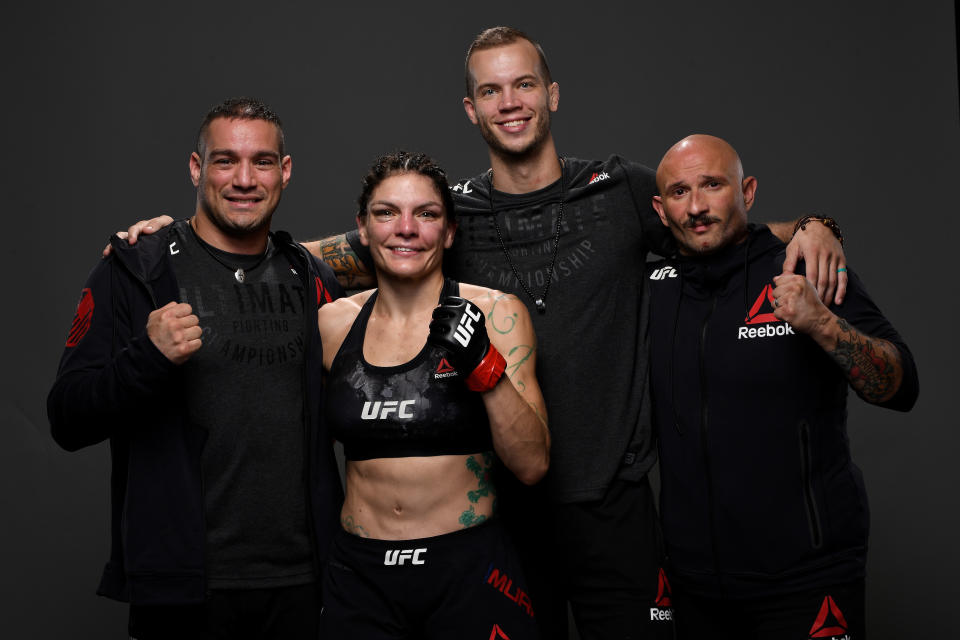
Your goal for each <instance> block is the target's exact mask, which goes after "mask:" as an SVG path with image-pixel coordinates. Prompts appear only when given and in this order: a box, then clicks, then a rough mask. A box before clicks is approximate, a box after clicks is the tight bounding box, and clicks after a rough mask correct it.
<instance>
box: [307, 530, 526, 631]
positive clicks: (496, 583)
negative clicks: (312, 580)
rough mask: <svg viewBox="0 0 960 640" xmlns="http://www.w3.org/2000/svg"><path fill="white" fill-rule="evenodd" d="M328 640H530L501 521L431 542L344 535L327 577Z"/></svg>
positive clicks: (522, 588)
mask: <svg viewBox="0 0 960 640" xmlns="http://www.w3.org/2000/svg"><path fill="white" fill-rule="evenodd" d="M323 603H324V610H323V614H322V615H321V627H322V629H323V636H322V637H323V638H324V640H340V639H341V638H342V639H348V638H349V639H356V640H381V639H382V640H394V639H401V638H409V639H414V638H415V639H417V640H420V639H424V640H431V639H436V640H451V639H453V640H503V639H505V638H507V639H509V640H529V639H536V638H539V635H538V634H537V629H536V620H535V617H534V616H535V612H534V610H533V604H532V603H531V601H530V596H529V594H528V592H527V587H526V582H525V581H524V579H523V575H522V571H521V569H520V563H519V561H518V560H517V556H516V552H515V551H514V549H513V545H512V544H511V543H510V541H509V540H508V539H507V536H506V534H505V533H504V531H503V528H502V527H501V525H500V523H499V522H498V521H496V520H493V521H491V522H487V523H485V524H482V525H480V526H477V527H472V528H470V529H464V530H462V531H456V532H453V533H448V534H445V535H442V536H436V537H433V538H420V539H416V540H372V539H368V538H359V537H357V536H354V535H352V534H349V533H346V532H345V531H340V532H339V533H338V534H337V536H336V538H335V539H334V541H333V544H332V545H331V548H330V554H329V557H328V561H327V566H326V569H325V571H324V577H323Z"/></svg>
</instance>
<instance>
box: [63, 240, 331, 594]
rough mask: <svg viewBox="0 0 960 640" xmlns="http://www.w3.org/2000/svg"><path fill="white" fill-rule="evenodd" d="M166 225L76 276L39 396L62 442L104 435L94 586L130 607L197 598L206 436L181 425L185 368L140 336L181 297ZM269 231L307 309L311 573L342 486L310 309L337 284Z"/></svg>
mask: <svg viewBox="0 0 960 640" xmlns="http://www.w3.org/2000/svg"><path fill="white" fill-rule="evenodd" d="M170 228H172V227H168V229H166V230H163V231H160V232H158V233H156V234H153V235H145V236H142V237H141V238H140V241H139V242H138V243H137V244H136V245H135V246H132V247H131V246H129V245H127V243H126V242H125V241H122V240H119V239H117V238H116V237H114V238H112V239H111V244H112V247H113V253H112V255H111V256H110V257H109V258H106V259H104V260H101V261H100V263H99V264H98V265H97V266H96V267H95V268H94V270H93V271H92V272H91V274H90V276H89V278H88V280H87V283H86V285H84V286H85V289H84V292H83V295H82V297H81V303H80V306H79V307H78V314H77V317H76V318H75V320H74V325H73V327H72V328H71V333H70V336H69V337H68V341H67V348H66V349H65V350H64V353H63V357H62V359H61V361H60V368H59V370H58V372H57V379H56V382H55V383H54V385H53V388H52V389H51V391H50V395H49V397H48V398H47V414H48V416H49V419H50V427H51V432H52V434H53V438H54V440H56V442H57V443H58V444H59V445H60V446H62V447H63V448H64V449H67V450H69V451H75V450H77V449H80V448H82V447H86V446H89V445H92V444H96V443H98V442H101V441H103V440H106V439H109V440H110V453H111V463H112V470H111V507H112V509H111V510H112V518H111V520H112V522H111V538H112V542H111V552H110V560H109V561H108V563H107V565H106V567H105V569H104V572H103V577H102V579H101V582H100V587H99V588H98V590H97V593H99V594H100V595H104V596H107V597H110V598H114V599H117V600H122V601H127V602H131V603H133V604H191V603H198V602H202V601H203V599H204V593H205V589H206V584H205V583H206V580H205V574H204V545H205V529H204V516H203V493H202V484H201V471H200V460H201V451H202V449H203V445H204V440H205V438H206V434H205V432H204V431H202V430H200V429H197V428H188V425H187V420H186V407H185V406H184V403H183V400H182V398H183V397H184V394H183V393H182V390H181V385H182V384H183V381H182V377H181V376H180V374H179V372H178V368H177V366H176V365H173V364H172V363H171V362H170V361H169V360H167V359H166V357H165V356H164V355H163V354H162V353H161V352H160V351H159V350H158V349H157V348H156V346H154V344H153V342H151V340H150V339H149V337H148V336H147V333H146V325H147V317H148V316H149V314H150V312H151V311H153V310H154V309H157V308H159V307H162V306H164V305H165V304H167V303H168V302H170V301H174V300H178V298H179V287H178V285H177V281H176V278H175V276H174V273H173V269H172V267H171V265H170V261H169V258H168V247H167V245H168V239H167V235H168V231H169V229H170ZM271 238H272V241H273V243H274V245H275V246H277V247H278V248H279V249H280V250H281V251H282V252H283V254H284V255H285V256H287V257H288V259H289V260H290V264H291V265H292V266H295V268H296V270H297V273H298V275H299V276H300V278H301V279H302V281H303V284H304V291H305V292H306V295H307V296H309V298H308V301H307V302H308V304H306V305H305V307H304V308H305V309H306V310H307V314H308V318H307V320H308V321H307V322H306V323H305V327H306V328H307V331H306V335H305V336H304V340H305V344H306V350H305V353H306V357H305V358H304V384H303V388H304V394H305V398H304V412H303V413H304V442H305V446H306V447H307V455H306V456H305V460H306V463H307V465H308V467H307V468H308V473H307V479H306V480H305V482H306V483H307V484H308V486H307V487H305V490H306V491H307V496H308V506H309V509H310V514H309V515H310V520H311V525H312V527H313V533H314V536H313V542H314V545H313V547H314V551H315V558H316V559H317V563H318V571H319V559H320V558H322V557H324V556H325V554H326V549H327V545H328V542H329V540H330V539H331V537H332V534H333V532H334V531H335V530H336V527H338V524H337V523H338V514H339V510H340V505H341V503H342V500H343V491H342V488H341V485H340V478H339V475H338V473H337V467H336V461H335V459H334V456H333V448H332V446H331V439H330V436H329V434H327V433H325V432H324V431H323V429H322V425H321V420H320V417H321V415H322V412H321V405H320V403H321V397H322V383H321V375H322V361H323V358H322V348H321V344H320V335H319V332H318V331H317V322H316V317H315V316H311V315H310V311H309V310H311V309H316V308H317V307H318V306H319V305H321V304H323V303H324V302H328V301H330V300H331V299H334V298H337V297H339V296H340V295H341V294H342V290H341V288H340V285H339V284H338V283H337V281H336V278H335V276H334V274H333V272H332V271H331V270H330V268H329V267H328V266H327V265H325V264H323V263H320V262H318V261H317V260H316V259H315V258H314V257H313V256H311V255H310V254H309V253H308V252H307V251H306V250H305V249H304V248H303V247H301V246H300V245H298V244H296V243H295V242H293V240H292V239H291V238H290V236H289V234H287V233H285V232H282V231H280V232H276V233H273V234H271ZM311 303H312V304H311ZM87 326H88V328H86V329H85V328H84V327H87ZM78 336H79V337H80V339H79V340H77V338H78Z"/></svg>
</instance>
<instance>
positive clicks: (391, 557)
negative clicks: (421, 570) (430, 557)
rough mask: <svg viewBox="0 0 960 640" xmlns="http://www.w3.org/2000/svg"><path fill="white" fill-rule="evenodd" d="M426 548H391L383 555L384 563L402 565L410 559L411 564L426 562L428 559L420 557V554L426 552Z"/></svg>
mask: <svg viewBox="0 0 960 640" xmlns="http://www.w3.org/2000/svg"><path fill="white" fill-rule="evenodd" d="M426 552H427V550H426V549H425V548H424V549H404V550H403V551H400V549H390V550H389V551H387V553H386V555H385V556H384V557H383V564H385V565H387V566H393V565H402V564H403V563H404V561H406V560H410V564H426V563H427V561H426V560H421V559H420V554H423V553H426Z"/></svg>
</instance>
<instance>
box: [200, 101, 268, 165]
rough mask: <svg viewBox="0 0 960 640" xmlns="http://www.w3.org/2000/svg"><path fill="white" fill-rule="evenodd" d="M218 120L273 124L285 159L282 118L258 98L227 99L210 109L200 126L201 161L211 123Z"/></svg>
mask: <svg viewBox="0 0 960 640" xmlns="http://www.w3.org/2000/svg"><path fill="white" fill-rule="evenodd" d="M217 118H227V119H229V120H265V121H266V122H271V123H273V125H274V126H275V127H276V128H277V134H279V141H280V157H281V158H282V157H283V148H284V141H283V123H282V122H280V116H278V115H277V114H276V112H275V111H274V110H273V109H271V108H270V107H268V106H267V105H266V104H264V103H263V102H261V101H260V100H257V99H256V98H227V99H226V100H224V101H223V102H221V103H220V104H218V105H216V106H215V107H213V108H212V109H210V111H208V112H207V115H206V116H205V117H204V118H203V122H202V123H201V124H200V130H199V131H198V132H197V149H196V150H197V154H198V155H199V156H200V158H201V159H202V158H203V154H204V145H205V143H206V136H207V129H209V128H210V123H211V122H213V121H214V120H216V119H217Z"/></svg>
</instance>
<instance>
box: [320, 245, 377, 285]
mask: <svg viewBox="0 0 960 640" xmlns="http://www.w3.org/2000/svg"><path fill="white" fill-rule="evenodd" d="M319 244H320V255H319V258H320V259H321V260H323V261H324V262H326V263H327V264H328V265H330V268H331V269H333V272H334V273H335V274H337V280H339V281H340V284H341V286H343V288H344V289H364V288H367V287H370V286H372V285H373V282H374V280H373V274H372V273H370V271H369V270H368V269H367V267H366V266H365V265H364V264H363V261H362V260H360V258H358V257H357V254H356V253H354V252H353V249H352V248H350V243H349V242H347V239H346V236H344V235H339V236H332V237H330V238H324V239H323V240H320V241H319Z"/></svg>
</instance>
